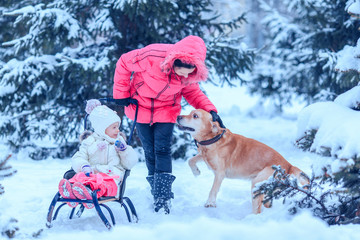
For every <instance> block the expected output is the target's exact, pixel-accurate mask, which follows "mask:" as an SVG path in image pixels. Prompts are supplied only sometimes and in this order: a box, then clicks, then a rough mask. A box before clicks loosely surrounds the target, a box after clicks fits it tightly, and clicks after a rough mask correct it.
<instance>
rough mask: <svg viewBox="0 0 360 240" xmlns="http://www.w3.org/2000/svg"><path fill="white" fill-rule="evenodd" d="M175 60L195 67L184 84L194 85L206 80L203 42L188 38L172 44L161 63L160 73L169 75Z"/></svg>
mask: <svg viewBox="0 0 360 240" xmlns="http://www.w3.org/2000/svg"><path fill="white" fill-rule="evenodd" d="M176 59H179V60H181V61H182V62H184V63H187V64H192V65H195V66H196V69H195V71H194V72H193V73H191V74H190V75H189V77H188V78H186V79H185V81H186V82H188V83H195V82H199V81H205V80H206V79H207V76H208V69H207V68H206V65H205V59H206V46H205V42H204V40H202V39H201V38H200V37H197V36H188V37H186V38H184V39H182V40H180V41H179V42H177V43H175V44H173V46H172V47H170V49H169V50H168V51H167V53H166V57H165V60H164V61H163V62H162V63H161V66H160V67H161V69H162V71H163V72H165V73H166V74H169V73H170V72H171V70H172V67H173V64H174V61H175V60H176Z"/></svg>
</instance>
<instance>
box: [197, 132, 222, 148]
mask: <svg viewBox="0 0 360 240" xmlns="http://www.w3.org/2000/svg"><path fill="white" fill-rule="evenodd" d="M225 132H226V129H224V130H223V132H222V133H221V134H219V135H216V136H215V137H213V138H211V139H208V140H204V141H200V142H198V141H196V140H194V141H195V145H196V147H199V145H210V144H213V143H216V142H217V141H219V140H220V138H222V136H223V135H224V133H225ZM198 144H199V145H198Z"/></svg>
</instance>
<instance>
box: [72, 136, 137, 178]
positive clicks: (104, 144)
mask: <svg viewBox="0 0 360 240" xmlns="http://www.w3.org/2000/svg"><path fill="white" fill-rule="evenodd" d="M120 137H121V136H120ZM115 140H116V139H113V138H110V137H108V136H100V135H99V134H97V133H96V132H94V133H92V134H91V135H90V136H88V137H87V138H86V139H85V140H83V141H82V142H81V146H80V148H79V151H77V152H76V153H75V154H74V156H73V157H72V158H71V161H72V168H73V169H74V171H75V172H77V173H78V172H81V170H82V167H83V166H84V165H90V166H91V168H92V169H93V170H94V173H98V172H102V173H106V174H108V175H109V176H112V175H118V176H119V177H120V178H119V179H118V181H121V180H122V179H123V177H124V173H125V169H131V168H132V167H133V166H134V165H135V164H136V163H137V162H138V156H137V154H136V152H135V150H134V149H133V148H132V147H131V146H129V145H128V146H127V148H126V150H124V151H119V152H117V151H116V150H115V146H114V143H115ZM116 180H117V179H116ZM118 181H117V183H118Z"/></svg>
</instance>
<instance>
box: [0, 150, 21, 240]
mask: <svg viewBox="0 0 360 240" xmlns="http://www.w3.org/2000/svg"><path fill="white" fill-rule="evenodd" d="M10 157H11V155H8V156H7V157H6V158H4V159H0V180H2V179H3V178H5V177H9V176H11V175H13V174H14V173H16V170H13V169H12V168H11V166H10V165H8V164H7V162H8V160H9V159H10ZM4 193H5V189H4V187H3V186H2V185H1V184H0V196H1V195H2V194H4ZM1 207H5V206H1ZM1 212H3V211H2V210H0V226H1V229H0V233H1V235H2V236H6V237H8V238H13V237H14V236H15V233H16V232H17V231H18V230H19V228H18V226H17V220H16V219H14V218H10V219H9V217H8V216H2V215H1Z"/></svg>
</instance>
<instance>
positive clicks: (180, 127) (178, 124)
mask: <svg viewBox="0 0 360 240" xmlns="http://www.w3.org/2000/svg"><path fill="white" fill-rule="evenodd" d="M182 119H183V118H182V116H178V117H177V119H176V123H177V127H178V128H179V129H180V130H181V131H190V132H195V129H193V128H191V127H186V126H183V125H181V123H180V121H181V120H182Z"/></svg>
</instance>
